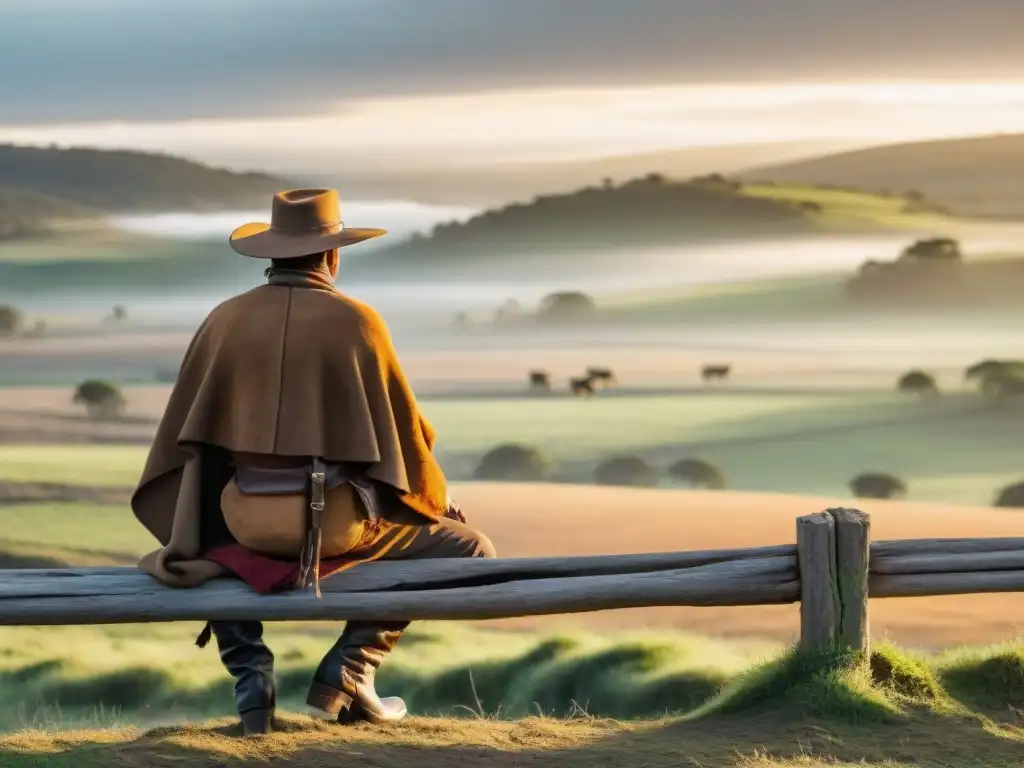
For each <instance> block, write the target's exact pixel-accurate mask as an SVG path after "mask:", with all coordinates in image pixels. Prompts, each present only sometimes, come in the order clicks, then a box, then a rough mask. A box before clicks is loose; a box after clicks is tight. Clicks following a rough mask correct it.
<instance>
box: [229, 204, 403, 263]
mask: <svg viewBox="0 0 1024 768" xmlns="http://www.w3.org/2000/svg"><path fill="white" fill-rule="evenodd" d="M386 234H387V230H386V229H355V228H353V227H346V226H345V224H344V222H342V220H341V204H340V203H339V202H338V192H337V191H336V190H333V189H291V190H288V191H287V192H278V193H277V194H276V195H274V203H273V206H272V208H271V212H270V223H269V224H264V223H261V222H252V223H250V224H243V225H242V226H240V227H239V228H238V229H236V230H235V231H234V232H232V233H231V240H230V242H231V247H232V248H233V249H234V250H235V251H237V252H238V253H240V254H242V255H243V256H252V257H254V258H257V259H294V258H298V257H299V256H309V255H311V254H314V253H319V252H320V251H329V250H332V249H334V248H344V247H345V246H346V245H355V244H356V243H361V242H362V241H363V240H369V239H370V238H372V237H380V236H381V235H386Z"/></svg>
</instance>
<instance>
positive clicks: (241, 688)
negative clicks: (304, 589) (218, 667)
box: [210, 621, 277, 736]
mask: <svg viewBox="0 0 1024 768" xmlns="http://www.w3.org/2000/svg"><path fill="white" fill-rule="evenodd" d="M210 628H211V629H212V630H213V634H214V636H215V637H216V638H217V648H218V649H219V650H220V660H221V661H222V662H223V664H224V666H225V667H226V668H227V670H228V672H230V673H231V676H232V677H234V678H235V709H236V710H237V712H238V716H239V718H240V719H241V721H242V730H243V732H244V733H245V735H246V736H251V735H254V734H259V733H269V732H270V730H271V727H272V722H273V718H274V708H275V706H276V704H277V691H276V686H275V684H274V654H273V653H271V651H270V648H268V647H267V645H266V643H264V642H263V624H262V623H260V622H258V621H211V622H210Z"/></svg>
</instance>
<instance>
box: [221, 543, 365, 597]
mask: <svg viewBox="0 0 1024 768" xmlns="http://www.w3.org/2000/svg"><path fill="white" fill-rule="evenodd" d="M203 559H204V560H212V561H213V562H215V563H218V564H219V565H222V566H224V567H225V568H227V569H228V570H229V571H231V572H232V573H233V574H235V575H236V576H237V577H238V578H240V579H241V580H242V581H244V582H245V583H246V584H248V585H249V586H250V587H252V588H253V589H254V590H255V591H256V592H258V593H259V594H261V595H267V594H270V593H271V592H281V591H283V590H286V589H291V588H292V587H294V586H295V579H296V577H298V575H299V563H298V561H295V560H278V559H276V558H273V557H267V556H266V555H261V554H260V553H259V552H254V551H253V550H251V549H248V548H246V547H243V546H242V545H241V544H226V545H224V546H222V547H216V548H214V549H211V550H209V551H208V552H205V553H203ZM350 562H351V559H345V558H334V559H326V558H325V559H323V560H321V561H320V578H321V579H325V578H327V577H328V576H330V575H331V574H332V573H334V572H335V571H337V570H339V569H340V568H342V567H344V566H345V565H346V564H347V563H350Z"/></svg>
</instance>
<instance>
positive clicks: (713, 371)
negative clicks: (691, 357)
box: [700, 365, 732, 383]
mask: <svg viewBox="0 0 1024 768" xmlns="http://www.w3.org/2000/svg"><path fill="white" fill-rule="evenodd" d="M731 371H732V366H731V365H705V366H704V367H703V368H701V370H700V377H701V379H702V380H703V381H704V382H705V383H707V382H709V381H713V380H715V379H718V380H719V381H724V380H725V379H727V378H729V373H730V372H731Z"/></svg>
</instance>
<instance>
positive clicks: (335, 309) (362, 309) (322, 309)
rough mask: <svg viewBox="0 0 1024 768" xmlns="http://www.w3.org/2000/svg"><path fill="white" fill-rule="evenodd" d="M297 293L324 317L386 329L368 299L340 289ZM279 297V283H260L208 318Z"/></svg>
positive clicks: (239, 312) (237, 312)
mask: <svg viewBox="0 0 1024 768" xmlns="http://www.w3.org/2000/svg"><path fill="white" fill-rule="evenodd" d="M296 295H297V296H298V301H301V302H303V303H307V302H308V303H307V304H306V306H313V307H315V314H317V315H320V316H321V317H323V316H324V314H326V315H328V316H330V317H331V318H334V319H337V320H338V321H344V322H346V323H354V324H358V325H361V326H365V327H366V328H368V329H377V328H379V329H386V327H387V326H386V325H385V323H384V319H383V318H382V317H381V315H380V313H379V312H377V310H375V309H374V308H373V307H371V306H370V305H369V304H367V303H366V302H363V301H360V300H358V299H356V298H354V297H352V296H349V295H348V294H344V293H341V292H340V291H319V290H312V289H310V290H301V291H297V292H293V301H294V300H295V298H294V297H295V296H296ZM280 297H281V294H280V289H279V288H278V287H276V286H270V285H259V286H256V287H255V288H250V289H249V290H248V291H245V292H243V293H240V294H238V295H236V296H232V297H230V298H228V299H225V300H224V301H222V302H221V303H220V304H218V305H217V306H215V307H214V308H213V309H212V310H211V311H210V313H209V315H208V316H207V319H208V322H209V321H213V322H217V321H218V320H219V319H222V318H227V317H238V316H245V315H246V314H248V313H249V312H250V311H255V310H257V309H258V308H259V307H260V306H261V305H263V306H265V305H266V304H267V303H268V302H274V301H275V300H276V299H279V298H280Z"/></svg>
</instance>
